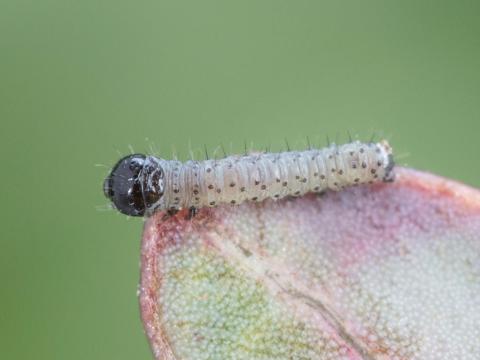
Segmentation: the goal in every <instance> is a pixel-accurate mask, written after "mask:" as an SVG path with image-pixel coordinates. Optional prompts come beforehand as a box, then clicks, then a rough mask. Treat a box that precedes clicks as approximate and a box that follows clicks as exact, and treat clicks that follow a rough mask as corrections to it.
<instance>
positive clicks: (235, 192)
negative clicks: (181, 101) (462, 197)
mask: <svg viewBox="0 0 480 360" xmlns="http://www.w3.org/2000/svg"><path fill="white" fill-rule="evenodd" d="M133 156H136V155H133ZM138 156H141V155H138ZM121 161H125V159H122V160H121ZM393 165H394V163H393V156H392V150H391V148H390V146H389V145H388V143H387V142H386V141H382V142H380V143H368V144H365V143H360V142H358V141H356V142H352V143H348V144H345V145H341V146H336V145H332V146H329V147H327V148H324V149H319V150H306V151H290V152H282V153H258V154H250V155H244V156H229V157H226V158H224V159H218V160H205V161H187V162H185V163H182V162H179V161H172V160H163V159H158V158H155V157H152V156H148V157H144V163H143V164H141V165H140V164H139V166H141V167H142V168H141V170H140V171H139V172H138V173H137V178H136V181H137V183H138V184H137V185H140V190H141V193H142V194H141V195H142V197H143V199H144V205H145V206H144V209H140V210H143V211H138V214H133V215H143V214H144V213H145V214H147V215H148V214H151V213H153V212H154V211H156V210H179V209H181V208H201V207H205V206H217V205H219V204H225V203H227V204H240V203H242V202H244V201H262V200H265V199H267V198H272V199H281V198H284V197H286V196H301V195H303V194H305V193H308V192H321V191H324V190H327V189H330V190H340V189H342V188H344V187H347V186H352V185H357V184H364V183H371V182H375V181H391V180H393V176H394V175H393V171H392V169H393ZM114 175H115V173H114V171H112V176H111V178H113V177H114ZM135 184H136V183H134V182H132V184H130V187H132V188H133V185H135ZM109 185H110V188H113V184H109ZM110 197H111V196H110ZM111 198H112V197H111ZM134 200H135V199H134ZM136 200H138V199H136ZM114 202H115V201H114ZM137 203H138V201H137ZM130 205H132V206H134V205H136V203H135V201H131V203H130ZM140 205H141V204H140ZM117 207H118V206H117ZM119 210H121V209H119ZM121 211H122V210H121ZM122 212H125V211H122ZM130 215H132V214H131V213H130Z"/></svg>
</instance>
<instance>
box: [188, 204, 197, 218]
mask: <svg viewBox="0 0 480 360" xmlns="http://www.w3.org/2000/svg"><path fill="white" fill-rule="evenodd" d="M197 213H198V209H197V208H196V207H194V206H192V207H190V208H189V209H188V215H187V216H186V217H185V219H186V220H191V219H192V218H194V217H195V216H196V215H197Z"/></svg>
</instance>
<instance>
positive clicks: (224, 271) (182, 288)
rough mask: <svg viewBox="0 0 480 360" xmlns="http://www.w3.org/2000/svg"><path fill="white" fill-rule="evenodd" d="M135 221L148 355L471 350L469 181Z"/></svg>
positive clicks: (465, 353)
mask: <svg viewBox="0 0 480 360" xmlns="http://www.w3.org/2000/svg"><path fill="white" fill-rule="evenodd" d="M185 216H186V212H185V211H183V212H180V213H178V214H177V215H176V216H174V217H171V218H170V219H167V220H163V219H162V217H163V214H158V215H156V216H154V217H151V218H150V219H148V220H147V222H146V224H145V229H144V235H143V245H142V277H141V285H140V305H141V312H142V318H143V322H144V327H145V330H146V334H147V336H148V339H149V341H150V344H151V347H152V349H153V353H154V357H155V358H156V359H162V360H167V359H168V360H172V359H176V360H180V359H181V360H183V359H192V360H202V359H219V360H220V359H222V360H224V359H245V360H254V359H285V360H287V359H289V360H290V359H395V360H399V359H436V360H438V359H480V192H479V191H478V190H475V189H471V188H468V187H466V186H464V185H461V184H459V183H455V182H453V181H449V180H446V179H443V178H439V177H436V176H433V175H429V174H425V173H421V172H417V171H414V170H410V169H402V168H400V169H397V180H396V181H395V182H394V183H391V184H376V185H371V186H363V187H355V188H350V189H347V190H344V191H341V192H338V193H333V192H329V193H326V194H324V195H323V196H316V195H307V196H305V197H301V198H296V199H289V200H282V201H277V202H274V201H266V202H263V203H245V204H242V205H240V206H223V207H218V208H215V209H202V210H201V211H200V212H199V214H198V215H197V216H196V217H195V218H193V219H192V220H186V219H185Z"/></svg>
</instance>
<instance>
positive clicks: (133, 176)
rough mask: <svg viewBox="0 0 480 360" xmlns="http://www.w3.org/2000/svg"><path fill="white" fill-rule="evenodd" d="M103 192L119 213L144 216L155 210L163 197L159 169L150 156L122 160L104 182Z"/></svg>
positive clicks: (160, 169) (139, 155) (126, 157)
mask: <svg viewBox="0 0 480 360" xmlns="http://www.w3.org/2000/svg"><path fill="white" fill-rule="evenodd" d="M103 192H104V193H105V196H106V197H107V198H109V199H110V200H111V201H112V202H113V204H114V205H115V207H116V208H117V209H118V211H120V212H121V213H123V214H126V215H130V216H144V215H145V214H146V213H149V212H150V211H153V210H154V209H155V208H156V206H157V205H158V203H159V201H160V199H161V197H162V195H163V171H162V168H161V166H160V165H159V163H158V160H157V159H155V158H153V157H151V156H149V157H146V156H145V155H142V154H133V155H128V156H125V157H124V158H122V159H120V160H119V161H118V162H117V164H116V165H115V166H114V167H113V169H112V171H111V172H110V175H109V176H108V177H107V178H106V179H105V182H104V184H103Z"/></svg>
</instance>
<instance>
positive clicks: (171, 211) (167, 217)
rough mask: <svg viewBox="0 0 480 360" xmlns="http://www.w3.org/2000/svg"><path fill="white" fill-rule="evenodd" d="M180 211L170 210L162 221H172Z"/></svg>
mask: <svg viewBox="0 0 480 360" xmlns="http://www.w3.org/2000/svg"><path fill="white" fill-rule="evenodd" d="M178 211H179V210H178V209H175V208H170V209H168V210H167V211H166V212H165V215H163V217H162V220H163V221H165V220H168V219H170V218H171V217H172V216H175V215H176V214H177V213H178Z"/></svg>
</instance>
